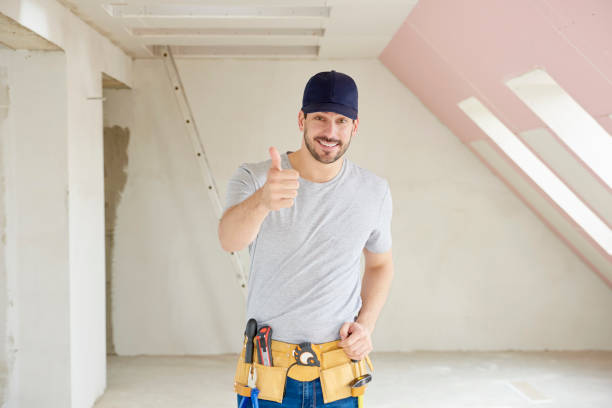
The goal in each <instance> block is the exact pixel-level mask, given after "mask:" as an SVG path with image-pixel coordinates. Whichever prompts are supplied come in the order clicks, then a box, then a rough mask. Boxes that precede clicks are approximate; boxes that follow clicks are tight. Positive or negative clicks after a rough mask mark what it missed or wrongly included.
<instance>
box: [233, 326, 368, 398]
mask: <svg viewBox="0 0 612 408" xmlns="http://www.w3.org/2000/svg"><path fill="white" fill-rule="evenodd" d="M247 341H248V340H247V339H246V337H245V340H244V344H243V347H242V353H241V354H240V358H239V359H238V365H237V367H236V376H235V378H234V390H235V391H236V392H237V393H238V394H240V395H242V396H244V397H250V396H251V389H250V388H249V387H248V385H247V384H248V378H249V374H250V371H251V369H254V370H255V376H256V380H255V384H256V387H257V389H258V390H259V396H258V398H260V399H265V400H269V401H275V402H278V403H282V402H283V396H284V392H285V383H286V379H287V377H290V378H293V379H295V380H298V381H313V380H316V379H317V378H321V389H322V390H323V401H324V402H325V403H326V404H327V403H330V402H333V401H336V400H339V399H343V398H347V397H351V396H352V397H357V396H360V395H363V394H364V392H365V389H366V386H367V385H362V386H359V387H351V386H350V384H351V382H352V381H353V380H355V379H356V378H358V377H361V376H362V375H364V374H366V372H367V371H366V362H367V364H368V366H369V367H370V370H371V371H372V372H373V371H374V368H373V367H372V362H371V361H370V358H369V357H366V359H365V360H361V361H359V362H356V363H354V362H352V361H351V359H350V358H349V357H348V356H347V355H346V353H345V352H344V350H343V349H342V348H340V347H339V346H338V342H339V340H336V341H331V342H329V343H322V344H310V343H302V344H290V343H285V342H281V341H277V340H272V342H271V347H270V348H271V349H272V361H273V364H274V365H273V366H266V365H261V364H259V363H257V361H258V359H257V358H256V357H257V352H258V351H257V349H256V348H255V349H254V351H253V353H254V358H253V364H252V365H251V364H247V363H245V359H244V356H245V351H246V345H247ZM298 358H299V359H300V363H297V360H296V359H298ZM302 364H305V365H302Z"/></svg>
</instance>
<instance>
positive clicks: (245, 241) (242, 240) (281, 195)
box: [218, 147, 300, 252]
mask: <svg viewBox="0 0 612 408" xmlns="http://www.w3.org/2000/svg"><path fill="white" fill-rule="evenodd" d="M270 156H271V157H272V162H271V165H270V169H269V170H268V176H267V179H266V183H265V184H264V185H263V187H262V188H260V189H259V190H257V191H255V192H254V193H253V194H251V196H250V197H249V198H247V199H245V200H244V201H242V202H241V203H239V204H236V205H234V206H233V207H230V208H228V209H227V211H225V213H224V214H223V216H222V217H221V220H220V221H219V229H218V235H219V242H220V243H221V247H222V248H223V249H224V250H225V251H228V252H231V251H240V250H241V249H242V248H244V247H246V246H247V245H249V244H250V243H251V242H253V240H254V239H255V237H256V236H257V234H258V233H259V228H261V224H262V223H263V220H264V219H265V218H266V216H267V215H268V213H269V212H270V211H277V210H280V209H281V208H289V207H291V206H293V203H294V200H295V197H297V193H298V188H299V182H298V178H299V176H300V175H299V173H298V172H297V171H296V170H293V169H287V170H283V169H282V168H281V158H280V155H279V153H278V150H276V148H275V147H271V148H270Z"/></svg>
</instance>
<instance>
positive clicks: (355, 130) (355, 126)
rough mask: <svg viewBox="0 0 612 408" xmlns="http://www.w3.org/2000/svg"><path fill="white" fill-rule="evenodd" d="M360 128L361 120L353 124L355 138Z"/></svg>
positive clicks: (356, 120)
mask: <svg viewBox="0 0 612 408" xmlns="http://www.w3.org/2000/svg"><path fill="white" fill-rule="evenodd" d="M358 127H359V118H357V119H355V123H354V124H353V136H355V135H356V134H357V128H358Z"/></svg>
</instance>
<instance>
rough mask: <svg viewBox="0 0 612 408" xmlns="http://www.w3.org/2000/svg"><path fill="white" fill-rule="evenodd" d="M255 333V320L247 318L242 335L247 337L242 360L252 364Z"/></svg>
mask: <svg viewBox="0 0 612 408" xmlns="http://www.w3.org/2000/svg"><path fill="white" fill-rule="evenodd" d="M256 334H257V320H255V319H249V321H248V322H247V325H246V330H245V331H244V335H245V336H246V338H247V344H246V351H245V353H244V362H245V363H247V364H253V338H255V335H256Z"/></svg>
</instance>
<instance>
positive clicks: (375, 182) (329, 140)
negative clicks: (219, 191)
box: [218, 71, 393, 408]
mask: <svg viewBox="0 0 612 408" xmlns="http://www.w3.org/2000/svg"><path fill="white" fill-rule="evenodd" d="M357 112H358V110H357V86H356V84H355V82H354V81H353V79H352V78H351V77H349V76H348V75H345V74H342V73H340V72H336V71H330V72H320V73H318V74H316V75H314V76H313V77H312V78H310V80H309V81H308V83H307V84H306V88H305V90H304V96H303V100H302V108H301V110H300V112H299V114H298V126H299V129H300V131H302V132H303V140H302V146H301V148H300V149H299V150H297V151H295V152H292V151H288V152H286V153H283V154H279V152H278V151H277V150H276V148H274V147H271V148H270V150H269V153H270V159H269V160H267V161H262V162H259V163H243V164H242V165H241V166H240V167H239V168H238V170H237V171H236V173H235V174H234V176H233V177H232V179H231V180H230V182H229V184H228V190H227V199H226V207H225V212H224V214H223V217H222V218H221V221H220V222H219V231H218V232H219V240H220V242H221V246H222V247H223V249H224V250H226V251H238V250H241V249H242V248H244V247H246V246H247V245H248V246H249V253H250V256H251V270H250V275H249V282H248V298H247V310H246V312H247V313H246V317H247V319H255V320H256V321H257V326H258V328H259V329H262V330H261V331H260V336H256V337H255V339H256V341H255V352H254V357H253V361H254V363H253V364H249V363H248V361H245V360H248V356H249V354H250V353H249V348H248V347H247V343H249V342H250V340H248V339H247V338H245V341H244V346H245V347H243V350H242V354H241V356H240V359H239V361H238V366H237V368H236V377H235V390H236V392H237V393H238V396H237V398H238V404H239V406H245V405H246V404H245V403H247V402H248V397H249V396H251V397H253V398H255V397H256V395H257V392H254V393H253V389H254V385H256V389H257V390H258V393H259V394H258V395H257V397H258V400H259V406H260V407H262V408H265V407H280V406H282V407H307V406H308V407H311V406H321V407H324V406H333V407H338V408H340V407H356V406H357V404H358V398H360V396H361V395H363V392H364V390H365V384H367V382H368V381H369V380H370V379H371V376H369V375H368V373H367V367H366V364H365V362H367V363H368V365H369V367H370V370H372V369H373V368H372V365H371V362H370V359H369V357H368V354H369V353H370V352H371V351H372V341H371V335H372V332H373V331H374V327H375V324H376V321H377V319H378V316H379V314H380V311H381V309H382V307H383V305H384V303H385V301H386V298H387V294H388V292H389V287H390V285H391V280H392V277H393V261H392V256H391V213H392V200H391V192H390V189H389V184H388V182H387V181H386V180H385V179H383V178H381V177H379V176H377V175H375V174H374V173H372V172H370V171H368V170H365V169H363V168H361V167H359V166H357V165H356V164H354V163H352V162H351V161H349V160H348V159H347V158H346V157H345V153H346V151H347V150H348V147H349V145H350V143H351V139H352V138H353V137H355V134H356V132H357V128H358V126H359V119H358V116H357ZM362 253H363V254H364V256H365V270H364V275H363V279H362V278H361V274H360V264H361V254H362ZM266 326H268V327H269V329H267V328H266ZM270 329H271V330H270ZM261 333H264V334H261ZM265 333H271V340H269V339H268V340H269V344H267V343H266V337H265ZM245 334H246V332H245ZM270 349H271V353H269V351H270ZM266 355H271V358H270V359H269V360H267V359H266V358H263V357H264V356H266ZM253 374H255V376H256V382H255V384H253V380H252V379H253V377H254V375H253ZM249 379H251V380H249ZM249 383H250V384H249ZM249 385H250V386H249ZM241 403H242V405H241ZM332 403H333V405H332Z"/></svg>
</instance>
